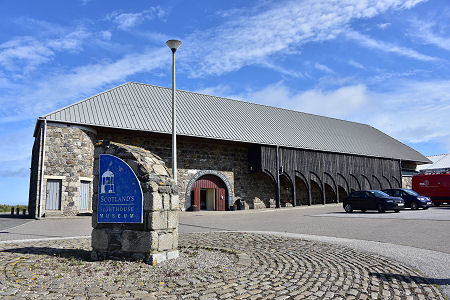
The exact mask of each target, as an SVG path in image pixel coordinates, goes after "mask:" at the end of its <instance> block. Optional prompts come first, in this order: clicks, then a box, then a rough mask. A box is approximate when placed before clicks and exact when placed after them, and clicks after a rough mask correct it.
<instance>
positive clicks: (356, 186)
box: [349, 174, 361, 192]
mask: <svg viewBox="0 0 450 300" xmlns="http://www.w3.org/2000/svg"><path fill="white" fill-rule="evenodd" d="M349 188H350V191H349V192H352V191H356V190H361V184H360V183H359V180H358V178H357V177H356V176H355V175H353V174H349Z"/></svg>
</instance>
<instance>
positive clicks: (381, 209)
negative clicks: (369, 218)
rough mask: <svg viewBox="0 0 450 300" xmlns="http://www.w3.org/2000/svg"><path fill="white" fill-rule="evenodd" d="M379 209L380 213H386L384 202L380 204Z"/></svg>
mask: <svg viewBox="0 0 450 300" xmlns="http://www.w3.org/2000/svg"><path fill="white" fill-rule="evenodd" d="M377 210H378V212H379V213H384V212H385V211H386V210H385V209H384V206H383V205H382V204H378V206H377Z"/></svg>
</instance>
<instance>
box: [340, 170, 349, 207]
mask: <svg viewBox="0 0 450 300" xmlns="http://www.w3.org/2000/svg"><path fill="white" fill-rule="evenodd" d="M337 189H338V194H339V201H341V202H342V201H343V200H344V198H345V197H347V196H348V191H349V187H348V182H347V180H346V179H345V177H344V176H343V175H342V174H339V173H338V174H337Z"/></svg>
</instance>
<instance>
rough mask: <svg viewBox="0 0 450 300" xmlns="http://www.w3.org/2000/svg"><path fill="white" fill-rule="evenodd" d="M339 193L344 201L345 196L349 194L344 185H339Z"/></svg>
mask: <svg viewBox="0 0 450 300" xmlns="http://www.w3.org/2000/svg"><path fill="white" fill-rule="evenodd" d="M338 193H339V199H340V200H341V202H342V201H344V198H345V197H347V196H348V193H347V191H346V190H345V188H343V187H342V186H340V185H338Z"/></svg>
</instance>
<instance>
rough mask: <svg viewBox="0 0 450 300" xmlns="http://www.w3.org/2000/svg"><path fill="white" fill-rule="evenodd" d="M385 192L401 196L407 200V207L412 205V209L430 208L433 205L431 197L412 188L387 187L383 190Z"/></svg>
mask: <svg viewBox="0 0 450 300" xmlns="http://www.w3.org/2000/svg"><path fill="white" fill-rule="evenodd" d="M383 192H385V193H386V194H388V195H390V196H393V197H401V198H402V199H403V200H404V201H405V207H410V208H411V209H419V208H423V209H428V207H430V206H431V205H432V202H431V199H430V198H428V197H425V196H422V195H420V194H419V193H417V192H415V191H413V190H410V189H387V190H383Z"/></svg>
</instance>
